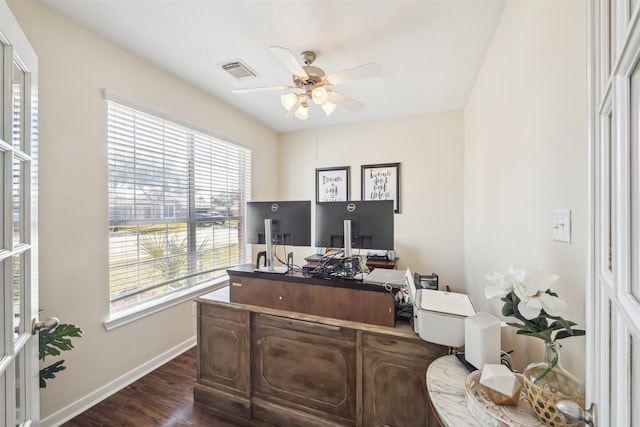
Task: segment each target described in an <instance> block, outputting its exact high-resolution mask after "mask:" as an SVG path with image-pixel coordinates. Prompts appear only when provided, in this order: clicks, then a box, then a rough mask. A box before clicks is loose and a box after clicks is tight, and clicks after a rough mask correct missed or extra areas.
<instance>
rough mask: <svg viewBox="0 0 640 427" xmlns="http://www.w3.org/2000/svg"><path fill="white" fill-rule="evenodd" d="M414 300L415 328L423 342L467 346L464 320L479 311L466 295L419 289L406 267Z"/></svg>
mask: <svg viewBox="0 0 640 427" xmlns="http://www.w3.org/2000/svg"><path fill="white" fill-rule="evenodd" d="M404 281H405V284H406V285H407V286H408V287H409V294H410V298H411V300H412V302H413V331H414V332H415V333H416V334H418V335H419V336H420V338H421V339H423V340H424V341H428V342H432V343H434V344H440V345H445V346H447V347H462V346H464V319H465V318H466V317H467V316H473V315H474V314H476V309H475V308H474V307H473V304H472V302H471V298H469V295H467V294H458V293H454V292H444V291H435V290H430V289H417V290H416V286H415V283H414V282H413V275H412V274H411V271H410V270H409V269H407V271H406V273H405V276H404Z"/></svg>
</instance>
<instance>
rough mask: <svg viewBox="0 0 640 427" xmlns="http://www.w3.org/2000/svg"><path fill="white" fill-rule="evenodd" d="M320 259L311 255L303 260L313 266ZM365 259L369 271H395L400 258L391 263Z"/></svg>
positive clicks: (316, 255)
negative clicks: (380, 269) (378, 269)
mask: <svg viewBox="0 0 640 427" xmlns="http://www.w3.org/2000/svg"><path fill="white" fill-rule="evenodd" d="M321 259H322V255H318V254H313V255H309V256H308V257H305V259H304V260H305V261H306V262H307V263H308V264H311V265H315V264H317V263H318V262H320V260H321ZM365 259H366V260H367V267H368V268H369V270H373V269H374V268H387V269H389V270H395V269H396V267H397V262H398V260H399V259H400V258H398V257H396V259H394V260H393V261H390V260H384V259H368V258H365Z"/></svg>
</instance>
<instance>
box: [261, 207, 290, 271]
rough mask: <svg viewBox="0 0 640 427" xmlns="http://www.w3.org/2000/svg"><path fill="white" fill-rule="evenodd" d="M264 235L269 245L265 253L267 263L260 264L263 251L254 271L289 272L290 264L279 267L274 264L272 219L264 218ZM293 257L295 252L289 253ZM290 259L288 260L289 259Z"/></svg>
mask: <svg viewBox="0 0 640 427" xmlns="http://www.w3.org/2000/svg"><path fill="white" fill-rule="evenodd" d="M264 236H265V243H266V245H267V251H266V253H265V265H264V266H260V255H261V254H262V252H261V253H260V254H258V260H257V263H256V268H255V269H254V270H253V271H259V272H261V273H275V274H285V273H288V272H289V266H288V265H283V266H279V267H275V266H274V265H273V261H274V256H273V255H274V254H273V234H272V233H271V220H270V219H265V220H264ZM289 256H290V257H291V258H293V254H290V255H289ZM287 261H288V260H287Z"/></svg>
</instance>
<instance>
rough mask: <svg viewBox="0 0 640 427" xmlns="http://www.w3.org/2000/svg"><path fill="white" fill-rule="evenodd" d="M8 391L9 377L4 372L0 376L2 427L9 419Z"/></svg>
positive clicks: (0, 421) (0, 423)
mask: <svg viewBox="0 0 640 427" xmlns="http://www.w3.org/2000/svg"><path fill="white" fill-rule="evenodd" d="M6 390H7V375H6V373H4V372H3V373H2V375H0V425H3V424H4V423H5V420H6V419H7V399H6Z"/></svg>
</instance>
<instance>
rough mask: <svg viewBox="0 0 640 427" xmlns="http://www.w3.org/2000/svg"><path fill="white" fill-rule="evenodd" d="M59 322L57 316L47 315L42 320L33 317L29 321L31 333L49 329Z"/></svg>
mask: <svg viewBox="0 0 640 427" xmlns="http://www.w3.org/2000/svg"><path fill="white" fill-rule="evenodd" d="M59 324H60V320H58V318H57V317H48V318H47V319H46V320H45V321H44V322H40V321H39V320H38V319H33V322H31V335H35V334H37V333H38V331H50V330H51V329H53V328H55V327H56V326H58V325H59Z"/></svg>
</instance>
